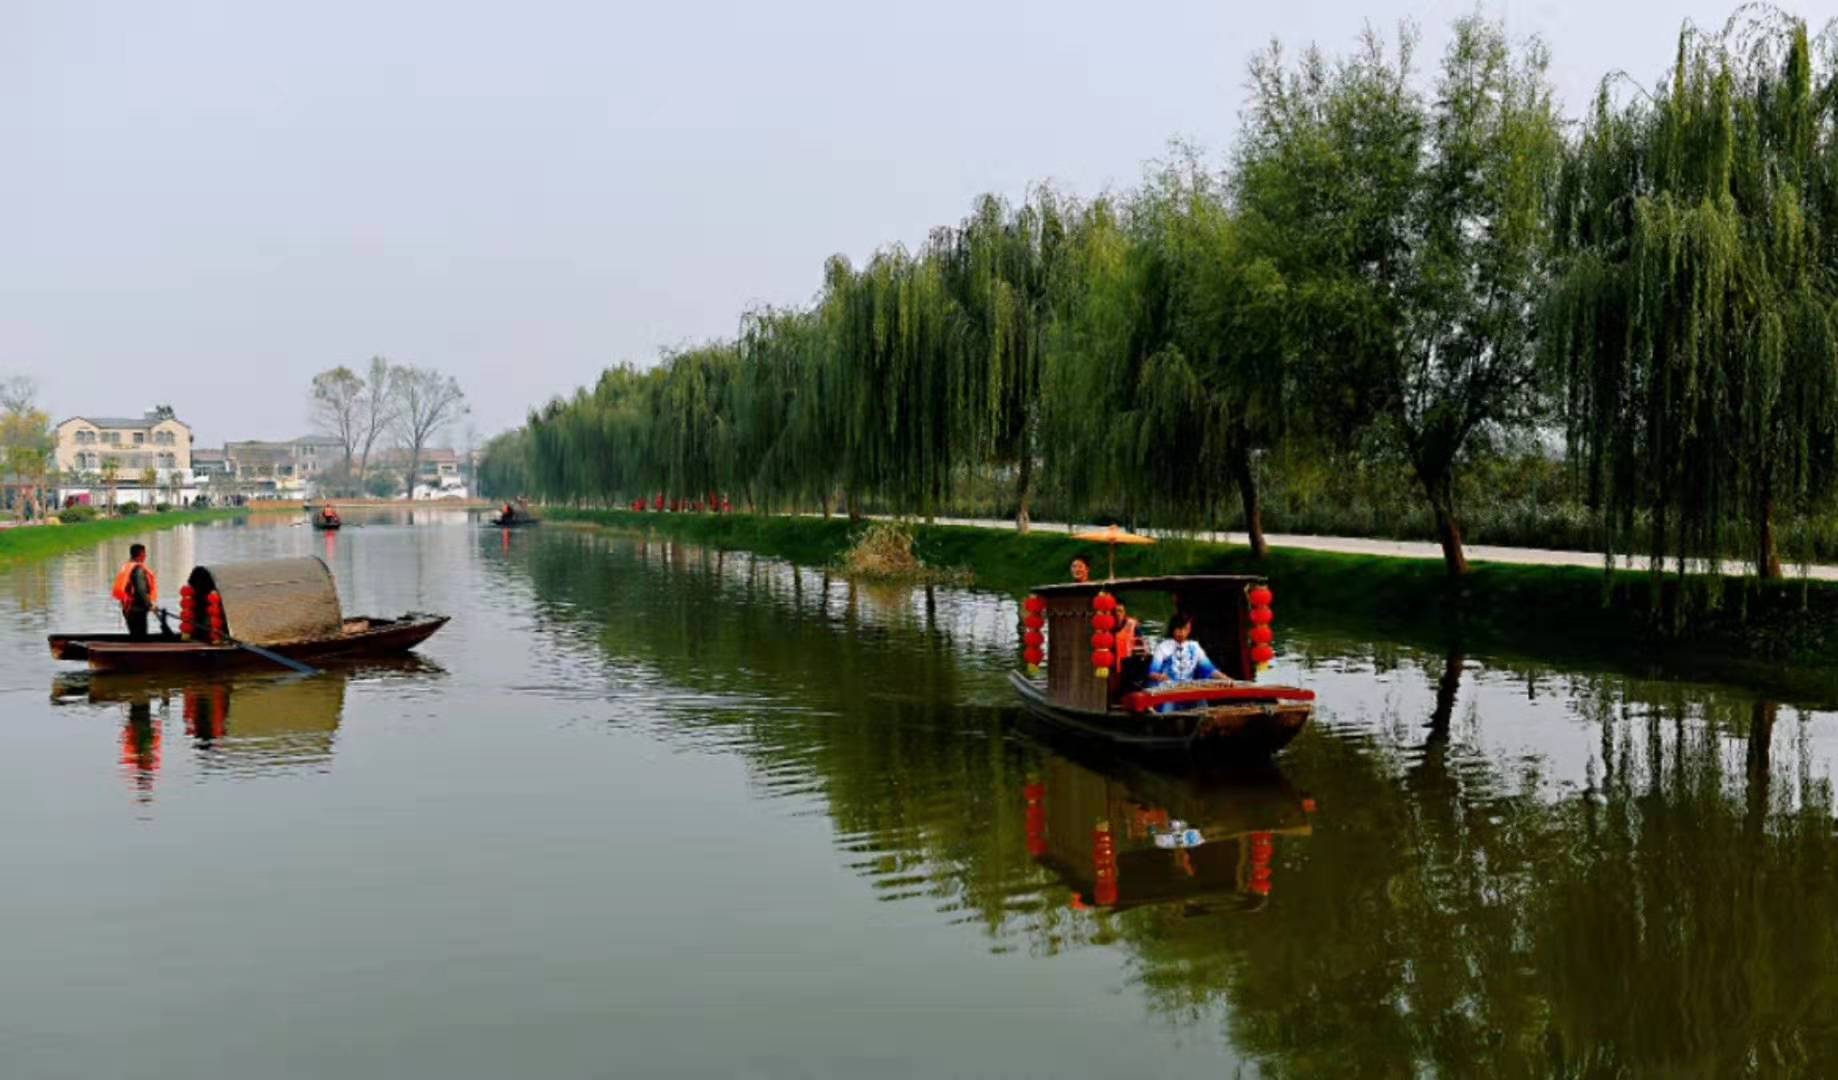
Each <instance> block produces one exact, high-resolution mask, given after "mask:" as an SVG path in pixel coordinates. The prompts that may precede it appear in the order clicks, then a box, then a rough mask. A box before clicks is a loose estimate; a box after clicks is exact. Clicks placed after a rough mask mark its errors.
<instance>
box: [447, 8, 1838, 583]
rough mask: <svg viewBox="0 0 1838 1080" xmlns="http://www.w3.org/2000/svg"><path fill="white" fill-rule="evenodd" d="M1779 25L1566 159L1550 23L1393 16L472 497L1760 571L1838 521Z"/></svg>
mask: <svg viewBox="0 0 1838 1080" xmlns="http://www.w3.org/2000/svg"><path fill="white" fill-rule="evenodd" d="M1754 10H1755V9H1744V12H1745V14H1744V20H1746V21H1743V20H1739V21H1737V22H1733V23H1732V26H1731V28H1730V29H1729V30H1726V31H1725V32H1724V34H1723V35H1722V36H1721V37H1716V38H1711V37H1705V36H1703V35H1699V34H1696V33H1695V32H1691V31H1688V32H1687V34H1686V35H1685V37H1684V39H1683V41H1682V43H1681V47H1680V50H1679V55H1678V62H1677V64H1676V65H1675V67H1674V70H1673V73H1672V74H1671V76H1670V77H1669V78H1668V80H1667V81H1666V82H1665V83H1664V84H1663V85H1662V86H1661V87H1660V90H1659V92H1658V93H1656V94H1653V95H1651V96H1640V97H1638V98H1637V99H1635V100H1632V101H1631V103H1629V104H1627V105H1624V106H1615V105H1613V104H1612V103H1611V101H1610V99H1609V96H1608V95H1607V93H1606V92H1605V93H1604V94H1603V96H1602V98H1601V99H1600V101H1599V102H1598V103H1597V105H1596V107H1595V110H1594V112H1593V114H1592V117H1591V119H1590V120H1589V121H1588V122H1587V123H1585V124H1584V125H1582V126H1581V128H1580V130H1579V131H1578V133H1577V135H1576V136H1575V138H1574V139H1572V140H1571V141H1569V142H1568V143H1566V141H1565V140H1564V138H1563V136H1562V133H1561V129H1560V127H1559V124H1558V121H1557V116H1556V113H1555V110H1554V107H1553V104H1552V97H1551V91H1550V88H1549V84H1548V81H1547V78H1546V74H1545V72H1546V64H1547V58H1546V55H1545V51H1544V49H1543V47H1542V46H1541V45H1539V44H1537V43H1536V42H1533V43H1530V44H1527V45H1524V46H1515V45H1513V44H1511V43H1510V42H1509V41H1508V39H1507V37H1506V34H1505V31H1504V29H1503V27H1502V26H1501V25H1500V24H1497V23H1494V22H1490V21H1488V20H1486V19H1484V18H1481V17H1478V16H1470V17H1466V18H1463V19H1460V20H1458V21H1457V22H1456V24H1455V26H1454V33H1453V35H1452V40H1451V43H1450V45H1449V47H1448V50H1447V52H1446V53H1445V54H1444V56H1443V57H1442V58H1441V62H1440V65H1439V70H1438V71H1437V72H1436V73H1435V74H1434V75H1433V77H1429V78H1425V77H1423V76H1422V75H1420V73H1419V72H1418V70H1417V68H1416V66H1415V62H1414V49H1415V39H1414V36H1413V35H1412V34H1411V33H1409V32H1408V31H1407V32H1406V33H1405V34H1404V35H1402V37H1401V38H1400V39H1399V40H1398V41H1397V42H1395V43H1392V44H1389V45H1388V44H1387V43H1386V42H1385V41H1383V40H1382V39H1381V38H1380V37H1379V36H1378V35H1376V34H1373V33H1370V32H1368V33H1367V34H1366V35H1365V36H1364V37H1363V38H1362V40H1361V43H1360V45H1359V47H1358V48H1356V49H1355V50H1354V51H1353V52H1352V53H1350V54H1349V55H1346V56H1342V57H1337V58H1330V57H1328V56H1326V55H1324V54H1322V53H1321V52H1318V51H1313V50H1311V51H1309V52H1307V53H1304V54H1303V55H1301V56H1300V57H1299V58H1297V59H1296V60H1295V61H1294V62H1291V61H1290V60H1288V59H1287V58H1285V57H1284V55H1283V54H1282V53H1281V52H1280V51H1278V50H1276V49H1274V48H1273V49H1272V50H1270V51H1269V52H1267V53H1265V54H1263V55H1262V56H1260V57H1259V58H1258V59H1257V60H1256V61H1254V63H1253V64H1252V68H1251V75H1252V79H1251V86H1252V96H1251V100H1250V103H1249V106H1248V109H1247V113H1246V123H1245V125H1244V129H1243V133H1242V135H1241V137H1240V139H1239V141H1238V143H1237V145H1236V147H1235V149H1234V153H1233V154H1232V157H1231V159H1230V163H1229V167H1228V168H1226V169H1224V170H1217V169H1212V168H1209V167H1207V166H1206V165H1205V163H1204V162H1203V161H1202V160H1201V158H1200V157H1199V155H1198V154H1197V153H1195V152H1194V151H1193V150H1191V149H1189V148H1186V147H1183V146H1178V145H1177V146H1176V147H1174V148H1173V152H1172V153H1171V154H1170V156H1169V160H1167V161H1165V162H1160V163H1157V164H1155V165H1154V166H1153V167H1151V168H1150V169H1149V171H1148V172H1147V174H1146V176H1145V177H1144V180H1143V182H1142V183H1141V184H1140V185H1138V186H1137V187H1136V188H1135V189H1134V190H1129V191H1123V192H1116V193H1112V194H1107V195H1105V196H1103V197H1100V198H1096V199H1091V200H1089V201H1081V200H1078V199H1074V198H1071V197H1068V196H1065V195H1063V194H1061V193H1059V192H1056V191H1053V190H1051V189H1047V188H1040V189H1036V190H1035V191H1033V192H1031V193H1030V195H1029V197H1028V199H1027V200H1026V201H1025V203H1023V204H1022V205H1020V206H1018V207H1017V206H1011V205H1010V204H1008V203H1006V202H1004V201H1003V200H1001V199H1000V198H997V197H994V196H985V197H983V198H981V199H979V200H977V201H976V203H975V204H974V205H973V207H972V208H971V211H970V213H969V214H967V215H966V216H965V217H964V218H963V219H962V220H960V221H959V222H958V223H956V224H955V225H952V226H948V227H943V228H939V229H937V230H935V231H934V232H933V233H932V234H931V235H930V236H929V237H928V239H927V240H926V242H925V243H924V244H923V245H921V246H920V247H919V248H918V249H917V250H916V251H908V250H907V249H905V248H900V247H893V248H887V249H884V250H881V251H878V252H875V253H874V254H873V255H872V256H871V257H870V258H869V259H868V260H867V262H866V263H865V264H863V265H860V266H859V267H858V266H856V265H853V264H851V263H850V262H849V261H848V260H847V259H844V258H843V257H841V256H836V257H833V258H831V259H830V260H829V261H828V262H827V263H826V264H825V267H824V272H823V278H822V282H821V286H820V288H819V290H818V292H817V294H816V295H815V296H814V297H813V299H812V301H811V302H810V303H809V304H808V305H805V306H798V307H790V308H772V309H764V310H759V311H754V312H750V313H748V314H747V315H746V316H745V317H744V318H743V319H742V320H741V324H740V328H739V331H738V334H737V335H736V337H735V338H734V339H733V340H732V341H714V342H709V343H706V344H703V345H698V346H695V347H693V348H686V349H681V350H677V351H672V352H669V353H666V354H665V355H664V356H663V357H662V358H661V360H660V361H659V363H657V364H656V365H654V366H651V367H649V368H644V369H640V368H637V367H634V366H630V365H621V366H618V367H614V368H611V369H609V370H607V371H606V372H605V373H603V374H602V376H601V377H600V379H599V381H598V382H597V383H596V384H595V385H594V386H593V387H591V388H583V389H581V390H579V391H577V392H576V393H575V394H574V395H573V396H572V397H570V398H567V399H556V400H553V401H551V402H549V403H548V404H546V405H544V406H543V407H541V408H540V409H537V410H535V411H534V412H532V413H531V415H530V417H529V421H528V423H527V424H526V425H525V426H524V427H523V428H521V429H519V430H518V431H515V432H511V433H508V434H506V435H503V436H500V437H499V438H497V439H494V440H492V442H491V443H490V444H488V446H487V448H486V452H485V463H484V466H483V468H482V470H481V483H482V487H483V489H484V490H485V491H488V492H490V493H491V494H492V495H493V497H506V496H511V495H517V494H520V495H529V496H531V497H535V498H539V499H542V500H544V501H546V502H549V503H552V504H572V505H576V506H617V505H624V504H627V503H629V502H630V501H632V500H634V499H639V498H644V499H654V498H656V497H657V496H659V495H662V496H664V497H665V498H666V499H670V500H677V499H683V500H698V499H703V498H705V497H707V496H709V495H711V494H719V493H725V494H727V495H728V496H730V497H731V498H732V499H733V500H734V502H735V503H736V505H738V506H740V507H742V508H744V509H756V510H795V511H808V510H821V511H822V512H823V513H824V514H826V515H827V514H829V513H830V512H831V511H832V510H833V509H834V508H835V507H836V505H837V503H838V501H839V500H840V501H841V503H842V504H843V505H844V506H846V507H847V508H848V510H849V511H850V513H851V516H854V515H855V514H856V513H857V512H858V511H863V510H874V511H878V512H884V513H892V514H898V515H913V516H918V515H923V516H925V517H927V518H930V517H932V516H934V515H936V514H938V513H940V512H946V511H949V510H952V509H960V508H967V507H975V508H980V509H981V510H982V512H994V513H1000V514H1004V515H1008V514H1012V515H1014V516H1015V518H1016V520H1017V522H1018V523H1019V524H1021V525H1022V526H1023V527H1025V524H1026V521H1027V519H1028V517H1029V516H1030V513H1031V512H1032V511H1033V510H1034V509H1036V508H1038V509H1041V510H1043V511H1044V510H1049V509H1050V511H1051V512H1052V513H1053V514H1055V515H1057V516H1059V517H1061V518H1064V519H1067V520H1088V519H1092V518H1097V519H1112V520H1121V521H1124V522H1126V523H1130V524H1134V525H1155V526H1161V527H1167V528H1177V529H1187V528H1202V527H1207V526H1220V525H1226V524H1232V525H1238V526H1242V527H1244V528H1246V529H1247V530H1248V531H1250V532H1251V533H1252V534H1253V550H1254V553H1261V552H1260V550H1259V548H1258V546H1257V544H1258V541H1259V540H1260V538H1261V533H1260V529H1261V525H1262V523H1263V518H1264V515H1265V513H1266V510H1267V511H1268V513H1269V515H1270V518H1271V521H1272V522H1274V523H1276V524H1277V525H1278V527H1288V528H1316V527H1320V528H1334V529H1337V530H1338V529H1342V528H1346V529H1349V530H1352V531H1359V532H1380V533H1383V534H1402V535H1411V536H1419V535H1422V534H1424V533H1425V532H1427V534H1428V535H1429V536H1430V537H1434V538H1436V539H1439V540H1440V541H1441V542H1442V544H1443V548H1444V556H1445V563H1446V565H1447V567H1448V568H1449V569H1450V570H1452V571H1460V570H1463V569H1465V566H1466V559H1465V554H1464V549H1463V541H1464V531H1476V530H1478V533H1477V535H1480V536H1484V537H1486V538H1488V539H1493V540H1499V539H1503V538H1507V537H1514V538H1536V537H1540V536H1543V537H1545V538H1546V539H1545V542H1547V543H1561V544H1565V545H1572V544H1581V543H1587V544H1591V545H1596V546H1600V547H1601V548H1603V550H1604V551H1605V552H1606V553H1625V552H1632V551H1640V552H1645V553H1649V554H1653V555H1658V556H1664V557H1667V558H1669V559H1671V560H1672V564H1673V565H1674V566H1676V567H1678V568H1679V569H1680V572H1681V573H1684V572H1686V571H1688V570H1690V571H1695V570H1701V569H1710V568H1714V565H1715V560H1716V559H1717V558H1719V557H1721V556H1724V555H1727V554H1728V553H1729V552H1730V551H1731V550H1732V545H1733V546H1734V548H1735V549H1739V550H1742V551H1745V552H1747V551H1755V552H1757V553H1758V554H1757V558H1756V560H1755V561H1756V562H1757V563H1758V564H1759V565H1760V566H1761V568H1762V569H1763V570H1764V571H1768V570H1771V569H1773V566H1774V560H1773V559H1772V556H1771V552H1772V551H1773V549H1774V547H1775V545H1776V544H1777V539H1776V538H1777V537H1779V538H1780V539H1779V541H1778V543H1780V544H1782V545H1783V546H1786V547H1788V548H1790V549H1791V550H1793V551H1794V553H1795V554H1798V555H1801V556H1805V555H1808V554H1810V553H1813V552H1814V551H1816V550H1819V545H1821V544H1825V543H1827V542H1828V534H1829V533H1831V531H1832V530H1831V529H1830V527H1828V526H1825V525H1823V524H1822V522H1823V520H1824V518H1825V517H1828V516H1829V515H1827V514H1825V511H1826V510H1828V509H1830V508H1832V507H1834V506H1838V289H1835V284H1834V283H1835V281H1838V80H1835V79H1834V71H1833V70H1832V68H1833V61H1834V55H1833V54H1834V53H1838V50H1834V49H1832V48H1827V49H1824V50H1823V51H1822V52H1820V53H1819V55H1817V56H1815V55H1814V52H1815V50H1814V49H1813V47H1812V45H1811V44H1810V42H1809V39H1808V37H1807V33H1806V30H1805V27H1804V26H1803V24H1801V23H1800V22H1799V21H1797V20H1794V19H1791V18H1788V17H1785V16H1780V15H1778V14H1770V13H1767V12H1766V10H1765V9H1763V14H1762V15H1760V16H1753V15H1752V12H1753V11H1754ZM1560 432H1562V433H1565V434H1567V435H1568V439H1567V442H1566V449H1565V450H1563V451H1560V450H1558V448H1557V446H1556V444H1557V442H1558V441H1559V440H1558V436H1559V433H1560ZM1560 462H1561V463H1562V464H1558V463H1560ZM1515 466H1519V467H1529V468H1530V469H1531V471H1532V472H1533V473H1536V474H1542V473H1546V472H1551V471H1557V470H1561V471H1563V472H1564V476H1563V477H1562V479H1561V483H1560V484H1546V485H1545V489H1546V491H1549V490H1551V489H1552V488H1553V487H1556V486H1561V487H1562V488H1563V489H1564V494H1563V495H1562V496H1561V497H1553V496H1548V495H1547V496H1545V497H1540V496H1538V495H1537V494H1536V493H1533V494H1532V495H1530V496H1527V495H1525V494H1524V493H1522V492H1519V491H1518V488H1519V487H1520V486H1521V485H1520V483H1519V480H1518V479H1517V474H1515V472H1514V471H1513V467H1515ZM1413 490H1414V492H1415V494H1414V495H1408V494H1407V493H1408V492H1411V491H1413ZM1407 499H1411V500H1414V504H1412V503H1409V502H1406V500H1407ZM1545 508H1549V509H1548V511H1547V510H1546V509H1545ZM1540 514H1548V516H1546V517H1544V518H1543V519H1540V517H1539V515H1540ZM1361 521H1364V522H1366V524H1364V525H1361V524H1360V522H1361ZM1651 599H1655V600H1656V599H1657V594H1655V595H1654V596H1653V597H1652V598H1651ZM1674 610H1682V609H1678V608H1675V609H1674Z"/></svg>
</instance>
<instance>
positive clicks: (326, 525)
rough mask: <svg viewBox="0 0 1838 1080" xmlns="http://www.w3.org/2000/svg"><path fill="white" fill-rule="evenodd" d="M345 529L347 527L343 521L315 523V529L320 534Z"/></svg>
mask: <svg viewBox="0 0 1838 1080" xmlns="http://www.w3.org/2000/svg"><path fill="white" fill-rule="evenodd" d="M344 527H345V526H344V522H341V521H334V522H326V521H315V522H313V528H315V529H318V530H319V531H320V532H336V531H337V530H339V529H342V528H344Z"/></svg>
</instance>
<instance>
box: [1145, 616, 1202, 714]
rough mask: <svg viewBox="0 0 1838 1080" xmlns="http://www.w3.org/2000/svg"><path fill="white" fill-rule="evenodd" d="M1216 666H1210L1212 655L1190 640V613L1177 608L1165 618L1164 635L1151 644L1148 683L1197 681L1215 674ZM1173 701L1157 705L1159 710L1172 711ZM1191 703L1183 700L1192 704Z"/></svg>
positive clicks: (1191, 622)
mask: <svg viewBox="0 0 1838 1080" xmlns="http://www.w3.org/2000/svg"><path fill="white" fill-rule="evenodd" d="M1218 676H1219V669H1218V668H1216V667H1214V666H1213V662H1212V659H1211V658H1210V657H1208V656H1207V655H1206V650H1205V649H1203V648H1201V647H1200V643H1199V642H1197V641H1195V640H1193V616H1192V615H1189V614H1187V613H1186V612H1184V611H1177V612H1175V613H1174V617H1173V618H1171V619H1169V620H1168V637H1167V639H1166V640H1164V641H1163V642H1162V643H1161V644H1160V645H1157V646H1156V647H1155V656H1154V658H1153V659H1152V660H1150V661H1149V683H1150V684H1151V686H1169V685H1174V684H1178V683H1185V682H1198V681H1199V680H1201V679H1214V678H1218ZM1175 704H1176V703H1175V702H1168V703H1167V704H1164V705H1162V706H1161V709H1160V711H1162V712H1172V711H1174V706H1175ZM1192 704H1194V703H1183V705H1184V706H1185V707H1189V708H1190V707H1192Z"/></svg>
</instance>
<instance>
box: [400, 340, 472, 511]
mask: <svg viewBox="0 0 1838 1080" xmlns="http://www.w3.org/2000/svg"><path fill="white" fill-rule="evenodd" d="M391 381H392V383H393V385H394V388H395V394H394V397H395V400H396V433H397V437H398V438H400V439H401V441H402V446H403V448H404V449H406V450H407V451H408V478H407V479H408V483H407V485H406V486H407V487H408V497H409V498H410V499H413V498H414V497H415V477H416V476H417V475H419V474H420V472H421V451H422V450H424V449H426V447H427V445H428V443H429V442H430V441H431V440H432V439H433V438H434V437H435V436H436V435H438V434H439V433H440V431H441V429H442V428H444V427H446V426H447V425H448V424H450V423H452V422H453V421H455V420H458V419H459V418H460V417H462V416H464V415H466V413H467V412H469V411H470V410H469V409H468V408H467V407H466V395H465V393H463V392H462V391H461V390H460V385H459V380H458V379H455V378H454V377H453V376H451V375H443V374H441V373H440V372H438V371H435V370H434V369H433V368H422V367H412V366H404V367H399V368H396V369H395V371H394V373H393V378H392V380H391Z"/></svg>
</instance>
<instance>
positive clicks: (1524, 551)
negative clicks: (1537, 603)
mask: <svg viewBox="0 0 1838 1080" xmlns="http://www.w3.org/2000/svg"><path fill="white" fill-rule="evenodd" d="M938 523H939V524H940V525H966V526H970V527H972V528H979V529H1007V530H1013V529H1014V527H1015V523H1014V522H1012V521H998V520H995V519H993V518H939V519H938ZM1033 527H1034V528H1035V529H1037V530H1039V531H1041V532H1070V531H1072V526H1069V525H1066V524H1064V523H1061V522H1052V521H1036V522H1034V526H1033ZM1094 527H1095V526H1085V525H1081V526H1079V528H1094ZM1150 532H1151V533H1153V532H1154V530H1150ZM1193 539H1199V540H1208V541H1212V542H1213V543H1220V544H1240V545H1243V544H1248V543H1250V538H1249V537H1247V536H1246V535H1245V534H1244V533H1223V532H1202V533H1198V534H1195V535H1194V536H1193ZM1264 539H1265V540H1266V541H1268V542H1269V544H1270V546H1271V547H1273V548H1297V549H1300V550H1303V551H1334V552H1340V553H1342V554H1347V555H1384V556H1388V557H1390V558H1394V559H1435V560H1438V561H1440V560H1441V559H1442V546H1441V545H1440V544H1432V543H1428V542H1426V541H1421V540H1373V539H1368V538H1365V537H1358V536H1303V535H1298V534H1290V533H1266V534H1264ZM1467 551H1468V561H1469V562H1476V563H1480V562H1492V563H1518V564H1521V565H1529V566H1586V567H1590V568H1592V569H1597V570H1599V569H1601V567H1602V553H1601V552H1599V551H1559V550H1556V549H1552V548H1525V547H1500V546H1497V545H1493V544H1469V545H1468V548H1467ZM1619 565H1620V566H1622V567H1624V568H1626V569H1629V570H1642V569H1645V568H1646V566H1647V560H1646V559H1645V558H1624V559H1622V560H1621V561H1620V563H1619ZM1749 569H1750V566H1749V564H1748V563H1737V562H1729V563H1725V564H1724V572H1725V573H1726V574H1729V575H1732V576H1740V575H1742V574H1745V573H1747V572H1748V571H1749ZM1798 573H1799V568H1798V567H1795V566H1792V565H1789V566H1788V567H1787V576H1788V577H1795V576H1797V575H1798ZM1806 576H1808V577H1810V578H1814V579H1816V580H1819V581H1838V566H1834V565H1830V564H1816V565H1813V566H1809V567H1807V568H1806Z"/></svg>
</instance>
